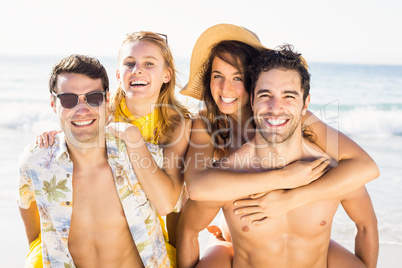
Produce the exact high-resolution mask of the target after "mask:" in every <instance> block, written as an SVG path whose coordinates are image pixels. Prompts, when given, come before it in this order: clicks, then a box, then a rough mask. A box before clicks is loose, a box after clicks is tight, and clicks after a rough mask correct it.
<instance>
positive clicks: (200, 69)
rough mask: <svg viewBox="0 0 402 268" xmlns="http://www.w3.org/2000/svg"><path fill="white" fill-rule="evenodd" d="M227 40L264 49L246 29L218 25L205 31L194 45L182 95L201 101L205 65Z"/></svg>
mask: <svg viewBox="0 0 402 268" xmlns="http://www.w3.org/2000/svg"><path fill="white" fill-rule="evenodd" d="M225 40H233V41H240V42H243V43H246V44H248V45H250V46H252V47H254V48H256V49H257V50H260V51H261V50H263V49H268V48H266V47H264V46H263V45H262V44H261V42H260V39H259V38H258V36H257V35H256V34H255V33H253V32H251V31H249V30H247V29H246V28H243V27H240V26H236V25H233V24H225V23H223V24H217V25H214V26H212V27H210V28H208V29H207V30H205V31H204V32H203V33H202V34H201V36H200V37H199V38H198V40H197V42H196V43H195V45H194V48H193V52H192V54H191V61H190V77H189V80H188V83H187V85H185V86H184V87H183V89H182V90H181V91H180V93H181V94H182V95H185V96H190V97H193V98H195V99H197V100H201V99H202V96H203V93H204V86H203V82H202V79H203V76H204V73H205V71H206V66H205V63H206V61H207V59H208V56H209V54H210V52H211V50H212V48H214V47H215V46H216V45H217V44H218V43H219V42H221V41H225Z"/></svg>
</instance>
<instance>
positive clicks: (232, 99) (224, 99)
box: [221, 96, 237, 104]
mask: <svg viewBox="0 0 402 268" xmlns="http://www.w3.org/2000/svg"><path fill="white" fill-rule="evenodd" d="M221 100H222V101H223V102H224V103H228V104H230V103H232V102H234V101H235V100H237V98H225V97H222V96H221Z"/></svg>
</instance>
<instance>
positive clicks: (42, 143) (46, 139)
mask: <svg viewBox="0 0 402 268" xmlns="http://www.w3.org/2000/svg"><path fill="white" fill-rule="evenodd" d="M60 132H61V131H58V130H52V131H49V132H43V133H42V134H41V135H38V136H36V144H37V145H39V148H46V149H47V148H48V147H49V145H50V146H51V145H53V143H54V136H55V135H56V134H58V133H60Z"/></svg>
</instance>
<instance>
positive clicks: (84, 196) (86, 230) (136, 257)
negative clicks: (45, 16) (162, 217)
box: [18, 55, 169, 268]
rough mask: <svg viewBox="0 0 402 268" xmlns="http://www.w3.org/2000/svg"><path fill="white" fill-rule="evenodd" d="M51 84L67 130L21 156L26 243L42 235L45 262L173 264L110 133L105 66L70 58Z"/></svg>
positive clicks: (56, 108)
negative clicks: (43, 146) (47, 146)
mask: <svg viewBox="0 0 402 268" xmlns="http://www.w3.org/2000/svg"><path fill="white" fill-rule="evenodd" d="M49 86H50V92H51V94H52V96H51V106H52V107H53V110H54V112H55V113H56V114H57V116H58V120H59V124H60V127H61V129H62V132H61V133H60V134H58V135H56V136H55V143H54V145H53V146H50V147H49V148H47V149H45V148H38V146H37V145H36V144H32V145H30V146H28V147H27V148H26V149H25V151H24V152H23V154H22V155H21V157H20V188H19V193H20V195H19V200H18V203H19V206H20V212H21V216H22V219H23V221H24V224H25V228H26V233H27V237H28V241H29V243H31V242H32V241H33V240H35V238H37V237H38V235H39V234H40V233H41V235H42V245H43V265H44V267H75V266H76V267H91V268H92V267H119V268H122V267H130V268H132V267H169V261H168V258H167V255H166V248H165V244H164V240H163V236H162V230H161V227H160V223H159V220H158V219H157V215H156V212H155V211H154V209H153V208H152V207H151V206H150V204H149V201H148V199H147V198H146V196H145V195H144V194H143V191H142V189H141V187H140V186H139V183H138V180H136V177H135V174H134V173H133V170H132V167H131V165H130V164H129V161H128V159H127V160H126V159H125V156H126V154H127V153H126V148H125V146H124V143H121V142H119V140H117V139H116V138H115V137H114V136H113V135H111V133H109V132H106V131H105V124H106V120H107V111H106V107H107V103H108V101H109V92H108V87H109V85H108V77H107V73H106V70H105V68H104V67H103V66H102V65H101V64H100V63H99V61H98V60H96V59H94V58H90V57H87V56H81V55H72V56H69V57H67V58H64V59H62V60H61V61H60V62H59V63H58V64H57V65H55V66H54V68H53V71H52V75H51V78H50V82H49ZM73 190H74V191H73Z"/></svg>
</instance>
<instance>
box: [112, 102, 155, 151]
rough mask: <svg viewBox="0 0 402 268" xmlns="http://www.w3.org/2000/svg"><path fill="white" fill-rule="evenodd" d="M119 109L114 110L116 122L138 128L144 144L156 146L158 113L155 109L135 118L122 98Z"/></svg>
mask: <svg viewBox="0 0 402 268" xmlns="http://www.w3.org/2000/svg"><path fill="white" fill-rule="evenodd" d="M119 107H120V109H116V111H115V113H114V116H115V120H116V122H126V123H130V124H133V125H134V126H136V127H138V129H139V130H140V132H141V134H142V137H143V138H144V140H145V141H146V142H150V143H153V144H158V136H159V130H158V129H157V127H158V125H157V122H158V119H159V113H158V110H157V109H155V110H153V111H152V113H150V114H147V115H145V116H143V117H139V118H136V117H135V116H134V115H132V114H131V112H130V111H129V110H128V108H127V105H126V100H125V99H124V98H123V99H122V100H121V102H120V105H119Z"/></svg>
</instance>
